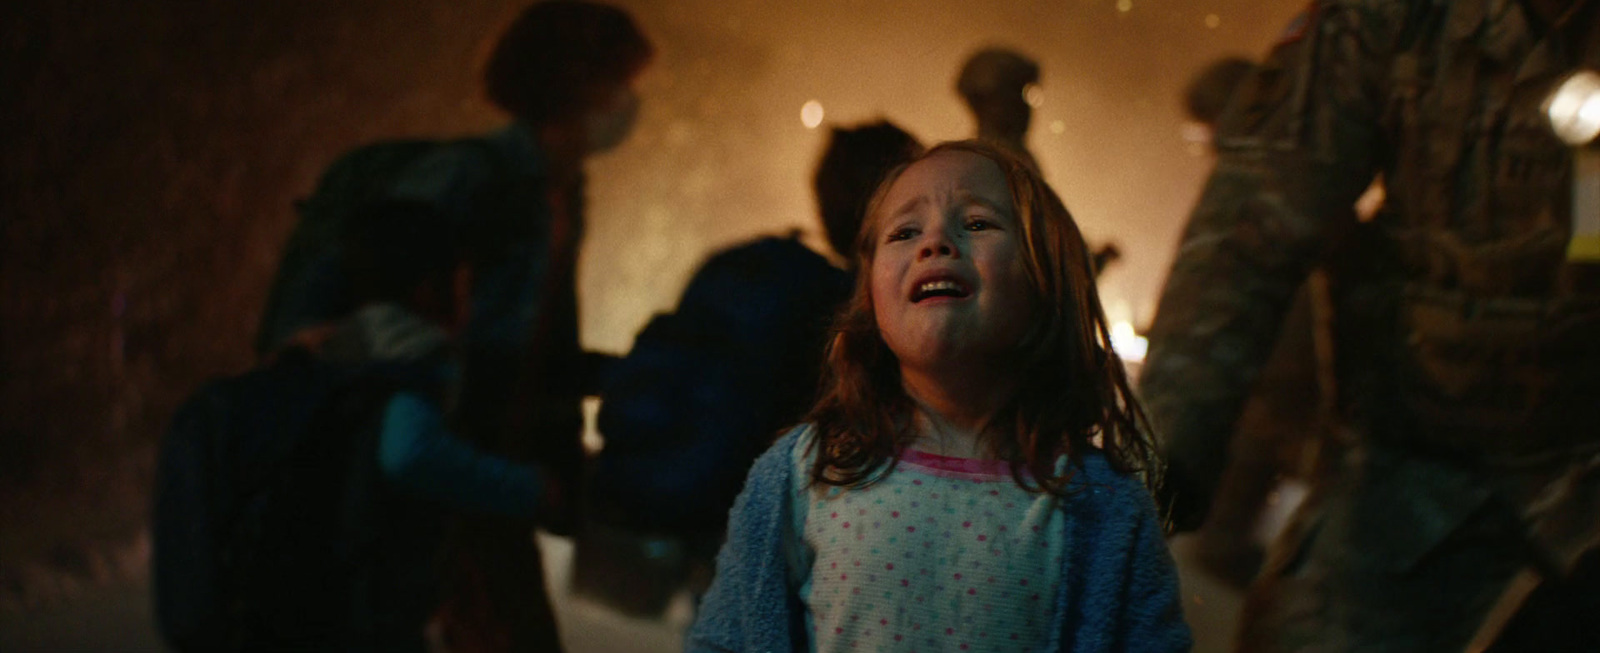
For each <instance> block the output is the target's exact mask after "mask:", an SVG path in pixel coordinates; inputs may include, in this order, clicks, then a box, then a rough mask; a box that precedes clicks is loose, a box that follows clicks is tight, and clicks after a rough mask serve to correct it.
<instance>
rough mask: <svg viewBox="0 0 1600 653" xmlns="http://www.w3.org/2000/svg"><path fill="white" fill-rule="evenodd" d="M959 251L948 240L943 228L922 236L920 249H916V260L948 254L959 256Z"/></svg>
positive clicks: (952, 256) (949, 255)
mask: <svg viewBox="0 0 1600 653" xmlns="http://www.w3.org/2000/svg"><path fill="white" fill-rule="evenodd" d="M960 251H961V250H959V249H957V248H956V246H955V244H954V243H952V242H950V236H949V235H948V234H946V233H944V231H943V230H938V231H932V232H929V233H928V235H927V236H926V237H925V238H923V241H922V249H920V250H918V251H917V260H923V259H929V258H933V257H935V256H948V257H951V258H960Z"/></svg>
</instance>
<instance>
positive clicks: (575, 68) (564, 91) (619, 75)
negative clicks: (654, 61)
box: [484, 0, 654, 149]
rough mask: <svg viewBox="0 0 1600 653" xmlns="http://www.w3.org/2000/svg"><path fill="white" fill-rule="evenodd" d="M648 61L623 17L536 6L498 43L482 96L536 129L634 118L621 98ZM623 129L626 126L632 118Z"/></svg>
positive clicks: (598, 9) (553, 0)
mask: <svg viewBox="0 0 1600 653" xmlns="http://www.w3.org/2000/svg"><path fill="white" fill-rule="evenodd" d="M653 56H654V49H653V48H652V46H651V45H650V41H649V40H648V39H647V38H645V36H644V33H643V32H641V31H640V30H639V27H638V25H636V24H635V23H634V22H633V18H632V17H630V16H629V15H628V14H627V13H626V12H624V11H623V10H621V9H618V8H616V7H612V6H610V5H604V4H599V3H593V2H582V1H579V0H549V1H546V2H539V3H535V4H534V5H532V6H530V7H528V8H527V9H525V10H523V12H522V13H521V14H520V15H518V16H517V18H516V19H515V20H514V21H512V23H511V25H510V27H508V28H507V29H506V32H505V34H504V35H503V36H501V37H500V40H499V42H498V43H496V45H495V47H494V51H493V53H492V54H491V55H490V58H489V63H488V65H487V66H486V67H485V69H484V84H485V90H486V92H487V93H488V96H489V100H490V101H491V102H493V103H494V104H495V105H496V106H498V107H500V108H502V109H504V110H506V111H507V112H509V113H511V114H512V115H514V116H516V117H517V118H519V119H521V120H524V121H527V122H529V123H531V124H535V125H542V124H549V123H557V122H562V121H574V120H583V119H584V118H585V117H587V116H588V115H590V114H593V113H596V112H609V111H612V110H616V111H625V112H626V111H632V110H633V107H629V106H627V104H628V100H629V98H627V97H619V94H624V93H623V89H629V91H630V92H631V89H630V84H631V82H632V80H633V78H634V77H636V76H637V75H638V74H639V72H640V71H641V70H643V69H644V67H645V65H646V64H648V63H649V62H650V59H651V57H653ZM625 122H628V123H629V124H631V117H630V120H628V121H625ZM622 131H623V133H624V134H625V133H626V129H623V130H622ZM611 140H620V138H614V139H611ZM613 144H614V143H613ZM601 149H603V148H601Z"/></svg>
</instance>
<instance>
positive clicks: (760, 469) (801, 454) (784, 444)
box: [750, 424, 815, 480]
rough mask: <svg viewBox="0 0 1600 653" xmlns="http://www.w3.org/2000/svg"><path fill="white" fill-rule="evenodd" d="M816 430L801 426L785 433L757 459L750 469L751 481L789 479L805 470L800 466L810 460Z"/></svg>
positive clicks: (805, 425)
mask: <svg viewBox="0 0 1600 653" xmlns="http://www.w3.org/2000/svg"><path fill="white" fill-rule="evenodd" d="M814 430H815V429H813V428H812V426H811V425H810V424H800V425H798V426H795V427H794V428H791V429H789V430H788V431H785V432H784V434H783V435H781V436H779V437H778V439H777V440H776V441H774V442H773V443H772V446H770V447H767V450H766V452H765V453H762V454H761V456H760V457H758V458H756V462H755V464H754V465H752V466H751V468H750V477H751V479H752V480H754V479H756V478H763V479H777V478H782V479H788V478H790V477H791V476H792V474H793V473H794V472H795V471H796V470H799V469H803V468H802V467H800V466H799V465H800V464H802V463H805V462H807V461H808V460H809V458H808V457H807V453H808V452H809V451H810V448H811V441H812V440H813V439H814V436H813V435H812V432H813V431H814Z"/></svg>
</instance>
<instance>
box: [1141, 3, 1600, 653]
mask: <svg viewBox="0 0 1600 653" xmlns="http://www.w3.org/2000/svg"><path fill="white" fill-rule="evenodd" d="M1597 4H1600V3H1596V2H1594V1H1593V0H1567V1H1565V2H1562V1H1559V0H1552V1H1547V2H1538V3H1535V2H1533V1H1532V0H1529V1H1528V2H1518V1H1516V0H1460V1H1456V2H1450V1H1448V0H1409V1H1403V0H1387V1H1382V0H1344V1H1330V2H1318V3H1314V4H1313V5H1312V7H1311V8H1310V9H1308V10H1307V12H1306V14H1305V15H1304V16H1302V18H1301V19H1299V20H1297V21H1296V23H1295V24H1292V25H1291V26H1290V27H1289V29H1288V30H1286V32H1285V34H1284V35H1283V37H1282V39H1281V41H1280V43H1279V44H1278V45H1276V46H1275V47H1274V49H1273V51H1272V53H1271V54H1270V55H1269V56H1268V58H1267V59H1266V61H1265V62H1264V63H1263V65H1262V66H1261V67H1260V69H1258V70H1257V72H1256V73H1255V74H1254V75H1253V77H1252V78H1251V79H1250V80H1249V81H1247V82H1246V83H1245V84H1244V86H1243V87H1242V89H1241V90H1240V91H1239V93H1238V94H1237V95H1236V96H1235V97H1234V98H1233V100H1232V101H1231V103H1230V105H1229V108H1228V109H1227V110H1226V111H1225V112H1224V115H1223V117H1222V119H1221V122H1220V124H1219V126H1218V130H1217V146H1218V154H1219V159H1218V163H1217V166H1216V169H1215V171H1214V172H1213V174H1212V176H1211V179H1210V181H1209V182H1208V185H1207V187H1206V189H1205V192H1204V194H1203V195H1202V197H1201V200H1200V202H1199V205H1198V206H1197V207H1196V209H1195V211H1194V214H1193V215H1192V217H1191V219H1190V222H1189V224H1188V226H1187V228H1186V230H1185V233H1184V235H1183V240H1182V245H1181V247H1180V250H1179V253H1178V257H1177V259H1176V261H1175V262H1174V264H1173V268H1172V272H1171V275H1170V277H1169V279H1168V282H1167V286H1166V288H1165V290H1164V292H1163V296H1162V299H1161V303H1160V307H1159V309H1158V313H1157V317H1156V322H1155V324H1154V326H1153V328H1152V332H1151V352H1150V357H1149V360H1148V361H1147V363H1146V366H1145V368H1144V371H1143V375H1142V388H1141V389H1142V392H1143V395H1144V397H1145V400H1146V402H1147V406H1148V408H1149V411H1150V415H1151V417H1152V420H1153V421H1154V423H1155V425H1156V428H1157V429H1158V431H1159V432H1160V435H1161V437H1162V445H1163V448H1164V452H1165V454H1166V455H1167V456H1168V461H1169V465H1170V467H1169V469H1168V473H1167V481H1168V485H1167V488H1166V490H1165V491H1164V493H1163V495H1164V499H1165V501H1167V503H1168V505H1169V507H1170V509H1171V516H1172V519H1173V520H1174V522H1175V525H1176V526H1177V527H1179V528H1180V529H1192V528H1194V527H1195V526H1196V525H1198V524H1199V523H1200V521H1201V520H1202V519H1203V517H1204V515H1205V511H1206V509H1207V507H1208V505H1209V502H1210V499H1211V496H1212V493H1213V491H1214V488H1215V487H1216V482H1217V478H1218V476H1219V475H1220V474H1221V472H1222V470H1223V468H1224V467H1225V465H1226V462H1227V443H1228V436H1229V434H1230V433H1231V432H1232V430H1233V428H1234V425H1235V423H1236V422H1237V420H1238V419H1239V416H1240V411H1241V406H1242V404H1243V402H1244V400H1245V398H1246V397H1247V396H1248V395H1249V392H1250V390H1251V388H1252V387H1253V384H1254V383H1255V381H1256V378H1257V375H1258V374H1259V371H1260V369H1261V366H1262V364H1263V362H1264V361H1265V360H1266V359H1267V356H1268V353H1269V352H1270V351H1271V349H1272V347H1273V341H1274V338H1275V337H1276V335H1277V331H1278V330H1279V328H1280V325H1281V324H1282V321H1283V317H1284V315H1285V313H1286V311H1287V310H1288V306H1289V302H1290V299H1291V297H1292V296H1293V294H1294V293H1295V291H1296V290H1297V289H1298V288H1299V287H1300V285H1301V284H1302V282H1303V280H1304V279H1305V278H1306V275H1307V274H1308V273H1309V271H1310V270H1311V269H1313V268H1314V267H1318V266H1321V267H1323V268H1324V269H1326V270H1327V271H1328V275H1329V279H1330V295H1331V297H1332V303H1333V306H1334V311H1335V315H1336V317H1335V324H1334V329H1335V334H1336V335H1335V341H1336V342H1335V351H1336V354H1337V370H1338V385H1339V388H1338V397H1337V401H1338V406H1337V410H1338V413H1339V417H1340V420H1341V425H1340V429H1341V431H1343V432H1347V433H1353V434H1356V435H1357V436H1358V437H1357V439H1358V440H1359V442H1360V444H1359V445H1358V446H1356V447H1355V448H1354V449H1353V450H1351V451H1350V452H1349V453H1348V455H1347V456H1346V457H1345V459H1344V461H1343V463H1342V464H1341V465H1339V467H1338V469H1337V470H1336V471H1335V472H1334V473H1332V474H1330V475H1329V477H1328V478H1327V479H1325V480H1324V481H1323V482H1322V483H1321V484H1320V486H1319V487H1318V488H1317V489H1316V490H1315V491H1314V493H1313V496H1312V499H1311V500H1310V501H1308V503H1307V506H1306V507H1305V509H1304V510H1303V511H1302V513H1301V514H1300V515H1298V517H1297V520H1296V522H1295V523H1294V524H1292V526H1291V528H1290V532H1289V533H1288V534H1287V535H1286V536H1285V539H1284V540H1283V541H1280V542H1279V543H1278V550H1276V551H1274V552H1273V553H1272V554H1271V556H1270V559H1269V561H1268V568H1267V570H1266V573H1264V574H1263V576H1262V577H1261V578H1260V579H1258V581H1257V585H1256V587H1255V589H1254V590H1253V595H1252V596H1251V598H1250V599H1249V601H1248V602H1247V616H1246V623H1245V624H1244V625H1243V628H1242V631H1241V632H1242V633H1243V635H1244V637H1243V638H1242V642H1241V645H1242V647H1243V648H1246V649H1248V650H1353V649H1360V650H1452V649H1455V650H1459V649H1460V648H1462V647H1464V646H1466V645H1467V643H1468V642H1469V641H1480V640H1474V639H1473V638H1474V636H1475V634H1476V631H1477V630H1478V625H1479V624H1480V622H1482V621H1484V617H1485V615H1487V614H1489V613H1490V612H1491V609H1492V608H1493V606H1495V605H1496V602H1497V601H1498V600H1499V597H1500V596H1501V595H1502V594H1504V588H1505V587H1506V586H1507V584H1508V583H1509V581H1510V579H1511V578H1513V577H1514V576H1516V575H1517V574H1518V573H1520V571H1519V570H1523V569H1528V568H1530V566H1531V568H1533V569H1535V570H1537V572H1538V574H1537V576H1538V577H1539V578H1541V579H1542V583H1541V586H1540V588H1539V589H1537V590H1535V591H1534V593H1533V594H1532V595H1531V596H1529V597H1528V598H1527V600H1526V604H1527V605H1528V606H1541V605H1549V604H1551V603H1552V601H1549V600H1547V599H1545V598H1542V597H1543V596H1545V595H1549V594H1551V593H1561V592H1570V593H1573V594H1581V593H1578V592H1572V589H1573V587H1574V584H1575V583H1582V582H1589V581H1583V580H1581V578H1589V579H1593V578H1594V573H1593V571H1592V570H1593V565H1592V564H1587V563H1586V562H1585V560H1586V559H1585V558H1584V555H1585V552H1588V551H1591V550H1592V549H1593V546H1594V544H1595V542H1596V540H1597V539H1600V538H1597V537H1596V533H1595V529H1596V528H1597V527H1596V525H1595V522H1596V521H1597V520H1596V519H1595V518H1594V512H1593V511H1589V512H1585V511H1584V510H1582V509H1581V506H1584V505H1589V504H1588V503H1585V502H1591V503H1592V501H1593V499H1592V498H1593V497H1594V496H1596V493H1595V487H1596V486H1597V485H1600V478H1597V477H1600V473H1596V472H1595V471H1594V468H1593V467H1592V466H1587V465H1588V463H1587V462H1586V461H1588V460H1589V458H1590V457H1591V456H1592V455H1593V452H1594V450H1595V449H1596V448H1600V401H1596V400H1595V398H1596V397H1600V272H1597V270H1596V269H1595V267H1594V266H1592V265H1583V264H1579V263H1573V262H1568V261H1567V260H1566V257H1565V248H1566V243H1567V241H1568V239H1569V237H1570V231H1571V224H1572V221H1571V215H1570V213H1569V212H1570V206H1569V202H1568V198H1569V197H1570V193H1571V191H1570V188H1571V186H1570V184H1571V177H1570V175H1571V161H1572V152H1571V150H1570V149H1569V148H1568V147H1567V146H1565V145H1563V144H1562V143H1561V142H1559V141H1558V140H1556V139H1555V137H1554V136H1553V135H1551V134H1550V133H1549V131H1548V129H1547V128H1546V127H1545V122H1544V118H1543V116H1542V114H1541V104H1542V102H1543V100H1544V98H1545V97H1546V95H1547V94H1548V93H1549V91H1550V90H1551V89H1552V88H1553V87H1554V85H1555V84H1556V83H1557V82H1559V81H1560V79H1561V78H1562V77H1563V76H1564V75H1565V74H1567V73H1569V72H1571V71H1573V70H1575V69H1578V68H1581V67H1588V68H1597V67H1600V61H1597V59H1600V34H1597V32H1600V15H1597V11H1596V5H1597ZM1380 176H1381V178H1382V180H1383V183H1384V185H1385V186H1386V188H1387V199H1386V203H1385V208H1384V209H1383V210H1382V211H1380V213H1379V215H1378V216H1377V217H1376V218H1374V219H1373V220H1371V221H1370V222H1359V221H1357V220H1356V219H1354V217H1353V216H1352V213H1351V211H1350V210H1349V209H1350V206H1351V205H1352V204H1353V203H1354V202H1355V200H1356V199H1357V197H1358V196H1359V195H1360V194H1361V192H1362V191H1363V190H1364V189H1366V188H1367V186H1368V185H1369V184H1370V183H1371V182H1372V181H1373V180H1374V179H1375V178H1379V177H1380ZM1555 506H1560V507H1559V508H1558V507H1555ZM1574 506H1578V507H1577V508H1575V507H1574ZM1556 515H1561V517H1557V516H1556ZM1585 516H1586V518H1585ZM1556 523H1559V525H1554V524H1556ZM1592 557H1593V556H1592V555H1591V556H1590V557H1589V559H1592ZM1586 570H1587V571H1586ZM1588 594H1595V592H1592V591H1591V592H1588ZM1520 603H1521V602H1519V604H1520ZM1524 612H1526V610H1525V611H1524ZM1533 618H1534V617H1529V616H1525V615H1520V614H1519V615H1518V616H1517V617H1516V618H1515V619H1514V620H1512V621H1511V623H1510V624H1509V625H1508V626H1507V628H1509V629H1510V631H1511V632H1513V633H1520V634H1527V633H1528V632H1529V631H1530V629H1529V628H1526V627H1522V626H1520V625H1519V624H1521V623H1522V622H1524V621H1527V620H1528V619H1533ZM1586 622H1593V620H1592V619H1587V620H1584V619H1573V620H1572V621H1571V623H1566V625H1567V626H1570V627H1569V628H1566V629H1565V631H1566V632H1568V633H1575V634H1574V635H1573V636H1574V637H1585V636H1586V637H1597V635H1596V634H1595V633H1594V630H1595V629H1596V626H1595V625H1594V624H1593V623H1586ZM1579 625H1582V626H1583V628H1578V627H1577V626H1579ZM1547 630H1549V629H1547ZM1559 630H1560V629H1557V631H1558V632H1559ZM1491 641H1492V638H1491ZM1569 643H1570V642H1566V643H1561V642H1557V643H1555V644H1554V645H1555V646H1557V647H1558V648H1559V647H1561V646H1566V645H1567V644H1569ZM1591 650H1594V649H1591Z"/></svg>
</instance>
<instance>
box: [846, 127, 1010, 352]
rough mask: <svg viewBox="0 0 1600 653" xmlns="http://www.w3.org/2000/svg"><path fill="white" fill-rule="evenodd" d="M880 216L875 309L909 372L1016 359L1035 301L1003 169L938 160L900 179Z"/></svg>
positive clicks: (974, 159) (976, 158) (960, 158)
mask: <svg viewBox="0 0 1600 653" xmlns="http://www.w3.org/2000/svg"><path fill="white" fill-rule="evenodd" d="M879 211H880V215H879V218H880V219H878V220H877V221H876V226H875V229H874V231H875V233H874V234H873V237H874V238H876V239H877V248H876V252H875V253H874V256H873V259H872V269H871V271H870V274H871V275H872V277H871V284H872V286H871V289H872V310H873V315H874V316H875V317H876V319H877V323H878V331H879V333H880V334H881V335H882V337H883V340H884V342H885V343H887V344H888V345H889V349H890V351H893V352H894V355H895V357H896V358H898V359H899V361H900V366H901V368H902V369H905V368H908V367H909V368H924V369H927V368H932V367H938V366H941V365H943V364H948V363H957V362H980V363H981V362H985V361H992V360H995V359H997V358H1000V357H1003V356H1005V355H1007V354H1009V353H1010V352H1011V351H1013V349H1014V348H1015V346H1016V344H1017V342H1018V341H1019V340H1020V339H1021V338H1022V335H1023V333H1024V331H1025V330H1026V328H1027V323H1028V319H1029V316H1030V315H1031V313H1032V303H1033V302H1032V300H1031V299H1030V292H1029V289H1028V288H1029V287H1028V280H1027V270H1026V267H1025V264H1024V261H1023V256H1024V251H1023V240H1022V239H1023V232H1022V225H1021V222H1020V221H1019V219H1018V217H1017V215H1016V209H1015V207H1014V206H1013V203H1012V201H1011V192H1010V189H1009V187H1008V186H1007V184H1006V178H1005V175H1004V173H1002V172H1001V170H1000V167H999V166H998V165H996V164H995V163H994V162H993V161H990V160H989V159H988V158H986V157H984V156H982V155H979V154H975V153H972V152H962V151H947V152H941V153H939V154H935V155H933V156H931V157H928V158H926V159H923V160H921V161H918V162H917V163H915V164H912V165H911V167H909V168H907V169H906V170H905V171H904V172H903V173H901V175H900V177H899V178H898V179H896V180H895V181H894V182H893V185H892V186H890V188H889V190H888V192H887V193H886V194H885V195H884V198H883V202H882V204H881V205H880V207H879Z"/></svg>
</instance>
